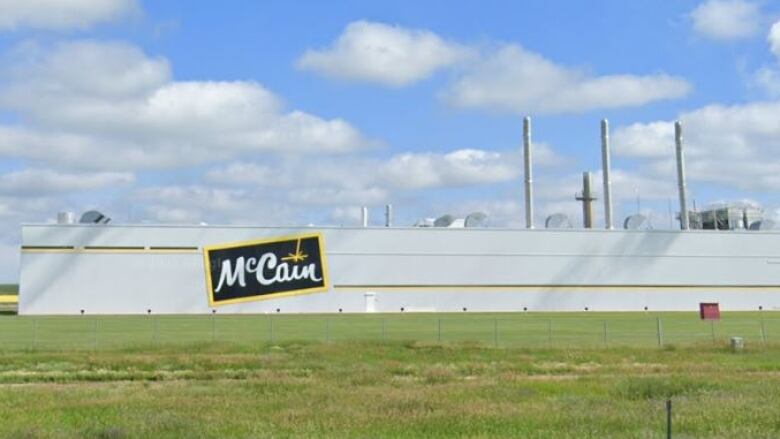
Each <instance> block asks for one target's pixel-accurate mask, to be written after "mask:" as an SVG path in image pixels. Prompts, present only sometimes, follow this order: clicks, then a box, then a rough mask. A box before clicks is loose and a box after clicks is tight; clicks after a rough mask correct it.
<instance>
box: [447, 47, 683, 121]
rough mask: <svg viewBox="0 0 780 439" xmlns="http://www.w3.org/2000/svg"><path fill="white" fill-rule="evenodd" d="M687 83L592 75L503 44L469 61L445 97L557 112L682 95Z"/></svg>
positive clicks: (469, 104)
mask: <svg viewBox="0 0 780 439" xmlns="http://www.w3.org/2000/svg"><path fill="white" fill-rule="evenodd" d="M690 88H691V87H690V85H689V84H688V83H687V82H686V81H685V80H683V79H680V78H676V77H672V76H669V75H665V74H657V75H648V76H636V75H607V76H590V75H588V74H586V73H584V72H582V71H580V70H577V69H573V68H569V67H566V66H561V65H558V64H555V63H553V62H552V61H550V60H548V59H545V58H544V57H542V56H541V55H539V54H536V53H533V52H530V51H528V50H526V49H524V48H522V47H520V46H517V45H507V46H504V47H501V48H499V49H498V50H496V51H495V52H493V53H490V54H488V55H487V56H485V57H484V58H483V59H481V60H480V61H479V62H476V63H474V64H472V65H471V66H470V67H469V68H468V69H467V70H466V72H465V73H464V74H463V75H462V76H461V77H460V78H459V79H457V80H456V81H455V83H454V84H452V85H451V86H450V87H449V89H448V90H446V92H445V93H444V98H445V100H446V101H447V102H449V103H451V104H452V105H454V106H457V107H464V108H484V109H487V110H496V111H510V112H516V113H547V114H557V113H575V112H584V111H588V110H594V109H605V108H618V107H631V106H640V105H644V104H647V103H650V102H653V101H658V100H665V99H675V98H680V97H683V96H685V95H686V94H687V93H688V92H689V90H690Z"/></svg>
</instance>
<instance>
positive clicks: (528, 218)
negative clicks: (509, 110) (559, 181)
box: [523, 116, 534, 229]
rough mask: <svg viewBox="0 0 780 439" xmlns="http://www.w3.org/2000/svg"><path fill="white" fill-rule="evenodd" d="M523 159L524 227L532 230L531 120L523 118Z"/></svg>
mask: <svg viewBox="0 0 780 439" xmlns="http://www.w3.org/2000/svg"><path fill="white" fill-rule="evenodd" d="M523 158H524V165H525V227H526V228H528V229H533V228H534V189H533V181H534V180H533V175H532V170H531V169H532V168H531V118H530V117H528V116H526V117H524V118H523Z"/></svg>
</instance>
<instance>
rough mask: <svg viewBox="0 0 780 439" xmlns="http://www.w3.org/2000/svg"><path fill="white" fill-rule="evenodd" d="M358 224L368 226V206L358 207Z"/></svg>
mask: <svg viewBox="0 0 780 439" xmlns="http://www.w3.org/2000/svg"><path fill="white" fill-rule="evenodd" d="M360 224H361V225H362V226H363V227H368V207H366V206H363V207H361V208H360Z"/></svg>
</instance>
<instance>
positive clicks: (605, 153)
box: [601, 119, 614, 230]
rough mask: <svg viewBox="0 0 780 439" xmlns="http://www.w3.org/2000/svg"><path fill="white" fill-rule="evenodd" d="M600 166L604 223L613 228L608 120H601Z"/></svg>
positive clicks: (609, 228) (610, 228)
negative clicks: (601, 169)
mask: <svg viewBox="0 0 780 439" xmlns="http://www.w3.org/2000/svg"><path fill="white" fill-rule="evenodd" d="M601 166H602V168H603V171H602V174H603V177H604V224H605V226H606V228H607V229H608V230H612V229H613V228H614V226H613V224H612V180H611V179H610V167H611V165H610V158H609V121H607V119H602V121H601Z"/></svg>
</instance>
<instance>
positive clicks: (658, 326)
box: [656, 317, 664, 347]
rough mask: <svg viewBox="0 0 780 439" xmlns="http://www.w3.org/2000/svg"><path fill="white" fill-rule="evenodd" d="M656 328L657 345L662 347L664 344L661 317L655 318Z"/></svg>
mask: <svg viewBox="0 0 780 439" xmlns="http://www.w3.org/2000/svg"><path fill="white" fill-rule="evenodd" d="M656 323H657V326H656V327H657V328H658V346H659V347H663V346H664V329H663V326H661V317H657V318H656Z"/></svg>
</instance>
